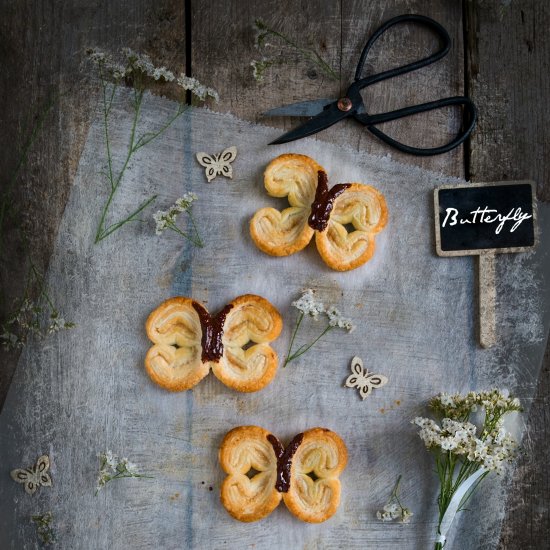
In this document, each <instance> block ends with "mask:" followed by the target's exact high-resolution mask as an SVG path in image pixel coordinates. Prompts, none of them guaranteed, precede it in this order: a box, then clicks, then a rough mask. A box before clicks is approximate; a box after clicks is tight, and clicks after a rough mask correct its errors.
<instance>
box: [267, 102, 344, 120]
mask: <svg viewBox="0 0 550 550" xmlns="http://www.w3.org/2000/svg"><path fill="white" fill-rule="evenodd" d="M333 101H334V99H313V100H311V101H300V102H298V103H290V104H289V105H283V106H282V107H276V108H275V109H271V110H269V111H266V112H265V113H262V116H315V115H318V114H319V113H320V112H321V111H322V110H323V109H324V108H325V107H326V106H327V105H330V104H331V103H332V102H333Z"/></svg>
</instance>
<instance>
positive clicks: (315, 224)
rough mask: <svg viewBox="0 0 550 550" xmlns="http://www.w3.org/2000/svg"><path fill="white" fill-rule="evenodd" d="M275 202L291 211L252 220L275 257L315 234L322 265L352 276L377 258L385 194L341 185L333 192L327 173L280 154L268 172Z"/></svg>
mask: <svg viewBox="0 0 550 550" xmlns="http://www.w3.org/2000/svg"><path fill="white" fill-rule="evenodd" d="M264 185H265V188H266V190H267V192H268V194H269V195H271V196H272V197H288V202H289V204H290V207H289V208H285V209H284V210H283V211H279V210H276V209H275V208H270V207H266V208H262V209H261V210H258V211H257V212H256V214H254V217H253V218H252V220H251V221H250V235H251V236H252V240H253V241H254V243H255V244H256V246H257V247H258V248H259V249H260V250H262V251H263V252H265V253H266V254H270V255H271V256H289V255H290V254H294V253H295V252H298V251H300V250H302V249H303V248H305V247H306V246H307V245H308V243H309V242H310V241H311V239H312V237H313V235H315V243H316V245H317V250H318V251H319V254H320V256H321V258H322V259H323V261H324V262H325V263H326V264H327V265H328V266H329V267H330V268H332V269H335V270H337V271H349V270H350V269H355V268H356V267H359V266H361V265H363V264H364V263H366V262H368V261H369V260H370V259H371V257H372V255H373V254H374V248H375V244H374V236H375V235H376V233H378V232H380V231H381V230H382V229H383V228H384V227H385V225H386V223H387V220H388V209H387V207H386V201H385V199H384V196H383V195H382V193H380V192H379V191H377V190H376V189H375V188H374V187H371V186H370V185H363V184H361V183H342V184H338V185H335V186H333V187H332V188H331V189H329V188H328V178H327V174H326V171H325V170H324V168H323V167H322V166H321V165H319V164H317V162H315V160H313V159H312V158H310V157H306V156H304V155H294V154H288V155H281V156H280V157H277V158H276V159H274V160H272V161H271V162H270V163H269V165H268V166H267V168H266V171H265V173H264Z"/></svg>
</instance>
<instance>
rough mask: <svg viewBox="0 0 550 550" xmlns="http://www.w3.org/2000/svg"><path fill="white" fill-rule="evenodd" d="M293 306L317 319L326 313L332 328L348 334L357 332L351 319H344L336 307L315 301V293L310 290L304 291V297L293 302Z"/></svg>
mask: <svg viewBox="0 0 550 550" xmlns="http://www.w3.org/2000/svg"><path fill="white" fill-rule="evenodd" d="M292 305H293V306H294V307H295V308H296V309H298V310H300V311H301V312H302V313H303V314H304V315H309V316H311V317H314V318H317V317H318V316H319V314H321V313H324V314H325V315H326V316H327V317H328V321H329V325H330V326H331V327H339V328H343V329H346V330H347V331H348V332H353V331H354V330H355V325H354V324H353V322H352V321H351V319H348V318H347V317H344V316H343V315H342V314H341V313H340V311H339V310H338V309H336V308H335V307H330V308H327V307H325V305H324V304H323V303H322V302H320V301H319V300H316V299H315V294H314V291H313V290H311V289H310V288H308V289H306V290H304V292H303V294H302V296H300V298H299V299H298V300H295V301H294V302H292Z"/></svg>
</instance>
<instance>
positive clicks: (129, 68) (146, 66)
mask: <svg viewBox="0 0 550 550" xmlns="http://www.w3.org/2000/svg"><path fill="white" fill-rule="evenodd" d="M87 53H88V56H89V58H90V60H91V61H92V63H94V64H96V65H98V66H99V67H100V68H101V69H102V70H103V71H104V72H105V73H106V74H108V75H110V76H111V77H112V78H113V79H114V80H116V81H119V80H121V79H123V78H127V77H133V76H136V75H139V76H146V77H148V78H151V79H152V80H154V81H156V82H175V83H176V84H177V85H178V86H179V87H180V88H182V89H183V90H185V91H190V92H192V93H193V94H194V95H195V96H196V97H198V98H199V99H200V100H201V101H204V100H205V99H207V98H208V97H211V98H213V99H214V100H215V101H216V102H217V101H219V99H220V97H219V95H218V92H216V90H214V89H213V88H209V87H207V86H204V85H203V84H201V83H200V82H199V81H198V80H197V79H196V78H191V77H189V76H186V75H184V74H183V73H182V74H180V75H179V76H176V75H175V74H174V73H173V72H172V71H171V70H169V69H167V68H166V67H156V66H155V65H154V63H153V62H152V60H151V58H150V57H149V56H148V55H146V54H141V53H137V52H135V51H133V50H131V49H130V48H123V49H122V55H123V58H124V61H125V62H124V63H121V62H119V61H117V60H115V59H114V58H113V57H112V56H111V55H109V54H107V53H105V52H103V51H101V50H97V49H92V48H90V49H88V50H87Z"/></svg>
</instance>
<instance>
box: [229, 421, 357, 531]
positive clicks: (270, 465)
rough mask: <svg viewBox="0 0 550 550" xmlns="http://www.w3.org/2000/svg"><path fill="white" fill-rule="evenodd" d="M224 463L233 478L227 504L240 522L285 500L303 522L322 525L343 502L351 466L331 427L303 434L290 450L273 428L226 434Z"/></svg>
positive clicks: (257, 516) (245, 428)
mask: <svg viewBox="0 0 550 550" xmlns="http://www.w3.org/2000/svg"><path fill="white" fill-rule="evenodd" d="M219 460H220V465H221V467H222V469H223V470H224V472H225V473H226V474H227V477H226V478H225V479H224V481H223V483H222V487H221V501H222V504H223V505H224V507H225V509H226V510H227V511H228V512H229V514H231V515H232V516H233V517H234V518H235V519H238V520H239V521H246V522H250V521H257V520H259V519H262V518H265V517H266V516H268V515H269V514H271V512H272V511H273V510H274V509H275V508H276V507H277V506H278V504H279V502H281V500H283V501H284V503H285V504H286V507H287V508H288V509H289V511H290V512H291V513H292V514H294V515H295V516H296V517H297V518H299V519H301V520H302V521H307V522H309V523H320V522H322V521H325V520H327V519H328V518H330V517H331V516H332V515H333V514H334V513H335V512H336V510H337V509H338V505H339V504H340V480H339V479H338V476H339V475H340V473H341V472H342V471H343V470H344V468H345V467H346V463H347V449H346V446H345V444H344V442H343V441H342V439H341V438H340V436H339V435H338V434H336V433H334V432H332V431H330V430H327V429H325V428H313V429H311V430H307V431H305V432H304V433H302V434H298V435H297V436H296V437H295V438H294V439H293V440H292V441H291V442H290V443H289V444H288V446H287V447H286V449H285V448H284V447H283V446H282V444H281V442H280V441H279V440H278V439H277V438H276V437H275V436H274V435H273V434H271V433H269V432H268V431H267V430H264V429H263V428H260V427H259V426H240V427H238V428H235V429H233V430H231V431H230V432H228V433H227V435H226V436H225V438H224V440H223V441H222V444H221V447H220V451H219Z"/></svg>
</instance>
